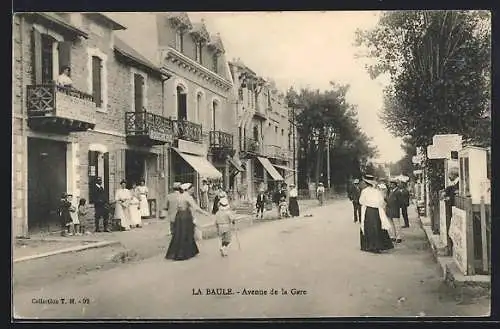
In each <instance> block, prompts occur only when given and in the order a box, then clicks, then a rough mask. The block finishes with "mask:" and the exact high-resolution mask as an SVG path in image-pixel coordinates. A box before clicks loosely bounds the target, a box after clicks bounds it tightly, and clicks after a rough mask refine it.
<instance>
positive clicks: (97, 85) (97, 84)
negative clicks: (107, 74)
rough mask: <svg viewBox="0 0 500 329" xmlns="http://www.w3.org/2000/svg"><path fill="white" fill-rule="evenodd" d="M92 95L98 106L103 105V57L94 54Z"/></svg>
mask: <svg viewBox="0 0 500 329" xmlns="http://www.w3.org/2000/svg"><path fill="white" fill-rule="evenodd" d="M92 96H94V102H95V103H96V105H97V107H101V106H102V94H101V59H100V58H99V57H97V56H92Z"/></svg>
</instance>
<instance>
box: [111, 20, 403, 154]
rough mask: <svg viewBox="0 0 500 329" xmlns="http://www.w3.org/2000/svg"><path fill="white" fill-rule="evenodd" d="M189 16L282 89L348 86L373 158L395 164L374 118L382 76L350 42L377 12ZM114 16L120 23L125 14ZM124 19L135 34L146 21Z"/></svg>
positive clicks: (392, 144) (390, 142) (393, 145)
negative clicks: (372, 71)
mask: <svg viewBox="0 0 500 329" xmlns="http://www.w3.org/2000/svg"><path fill="white" fill-rule="evenodd" d="M120 15H121V16H120ZM128 15H129V16H130V14H128ZM132 16H133V14H132ZM189 16H190V19H191V20H192V21H200V20H201V19H204V20H205V24H206V26H207V29H208V31H209V32H210V33H211V34H215V33H220V36H221V38H222V42H223V44H224V48H225V50H226V58H227V59H228V60H232V59H235V58H240V59H241V60H242V61H243V62H244V63H245V65H246V66H248V67H249V68H251V69H252V70H253V71H255V72H256V73H257V74H258V75H260V76H262V77H264V78H272V79H273V80H274V81H275V82H276V85H277V87H278V88H279V89H280V90H281V91H283V92H286V90H287V89H288V88H289V87H290V86H293V87H294V88H295V89H296V90H300V89H301V88H305V87H307V88H311V89H320V90H326V89H329V88H330V81H335V82H337V83H340V84H349V85H350V90H349V92H348V94H347V101H348V102H349V103H351V104H355V105H357V107H358V119H359V125H360V126H361V128H362V129H363V131H364V132H365V133H366V134H367V135H368V136H370V137H372V138H373V143H374V144H375V145H376V146H377V148H378V150H379V153H380V154H379V158H378V159H377V161H378V162H391V161H393V162H395V161H398V160H399V159H401V157H402V156H403V151H402V150H401V147H400V144H401V140H400V139H397V138H394V137H392V136H391V135H390V134H389V132H387V131H385V129H384V127H383V125H382V123H381V122H380V121H379V119H378V113H379V112H380V110H381V108H382V100H383V98H382V96H383V88H384V84H385V83H386V80H387V79H385V80H384V79H383V78H381V79H377V80H371V79H370V76H369V74H368V72H367V71H366V69H365V64H366V63H368V61H369V60H368V59H356V57H355V54H356V53H357V52H359V51H360V49H359V48H357V47H355V46H354V45H353V44H354V41H355V31H356V29H358V28H360V29H370V28H372V27H374V26H375V25H376V24H377V21H378V12H375V11H371V12H370V11H364V12H363V11H352V12H347V11H329V12H237V13H236V12H203V13H201V12H200V13H195V12H190V13H189ZM114 18H116V19H118V20H119V21H120V19H119V18H121V20H122V21H123V19H124V18H125V16H123V15H122V14H115V17H114ZM123 22H125V21H123ZM127 22H132V23H135V24H133V25H134V26H135V28H134V29H130V31H129V33H133V31H132V30H135V32H136V33H139V34H141V33H142V34H144V33H143V32H141V30H142V29H144V28H145V26H146V25H147V24H146V23H149V22H144V21H141V22H137V18H135V19H134V17H129V19H128V20H127ZM132 23H131V24H132ZM152 24H154V23H152ZM125 26H127V24H126V23H125ZM124 33H127V31H124ZM132 39H133V40H136V41H137V42H139V43H138V44H134V45H133V46H135V47H138V48H137V49H144V48H145V47H143V46H141V44H140V41H141V40H142V41H143V42H147V41H148V38H142V37H141V36H139V37H137V36H136V37H134V38H132Z"/></svg>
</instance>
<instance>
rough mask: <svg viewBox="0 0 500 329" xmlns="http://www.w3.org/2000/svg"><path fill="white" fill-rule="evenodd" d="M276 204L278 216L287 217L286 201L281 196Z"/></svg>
mask: <svg viewBox="0 0 500 329" xmlns="http://www.w3.org/2000/svg"><path fill="white" fill-rule="evenodd" d="M278 206H279V209H280V218H283V217H288V203H287V202H286V200H285V198H284V197H281V199H280V203H279V205H278Z"/></svg>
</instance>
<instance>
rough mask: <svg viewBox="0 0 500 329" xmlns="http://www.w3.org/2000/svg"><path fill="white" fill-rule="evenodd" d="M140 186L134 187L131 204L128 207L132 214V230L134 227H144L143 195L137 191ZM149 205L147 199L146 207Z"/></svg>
mask: <svg viewBox="0 0 500 329" xmlns="http://www.w3.org/2000/svg"><path fill="white" fill-rule="evenodd" d="M137 188H138V186H136V184H135V183H134V184H133V185H132V189H131V190H130V202H129V206H128V210H129V213H130V228H134V227H141V226H142V220H141V215H142V213H141V207H142V204H141V201H140V198H141V194H140V191H139V190H138V189H137ZM147 204H148V202H147V199H146V205H147Z"/></svg>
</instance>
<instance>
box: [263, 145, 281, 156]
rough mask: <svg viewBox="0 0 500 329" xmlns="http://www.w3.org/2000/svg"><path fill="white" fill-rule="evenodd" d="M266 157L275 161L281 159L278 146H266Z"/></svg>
mask: <svg viewBox="0 0 500 329" xmlns="http://www.w3.org/2000/svg"><path fill="white" fill-rule="evenodd" d="M266 155H267V156H268V157H273V158H276V159H281V158H283V152H282V149H281V147H279V146H278V145H266Z"/></svg>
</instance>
